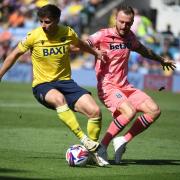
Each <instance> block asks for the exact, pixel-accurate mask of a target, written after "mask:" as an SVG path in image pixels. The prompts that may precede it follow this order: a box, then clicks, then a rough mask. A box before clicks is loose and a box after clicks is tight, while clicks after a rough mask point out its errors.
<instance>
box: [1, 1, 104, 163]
mask: <svg viewBox="0 0 180 180" xmlns="http://www.w3.org/2000/svg"><path fill="white" fill-rule="evenodd" d="M37 15H38V17H39V20H40V24H41V26H40V27H38V28H36V29H34V30H32V31H31V32H30V33H28V35H27V37H26V38H25V39H24V40H22V41H21V42H19V44H18V45H17V47H16V48H15V49H14V50H13V51H12V52H11V53H10V54H9V55H8V56H7V57H6V59H5V61H4V63H3V65H2V67H1V69H0V80H1V78H2V77H3V75H4V74H5V73H6V72H7V71H8V69H10V68H11V66H12V65H13V64H14V63H15V62H16V60H17V59H18V58H19V57H20V56H21V55H22V54H24V53H25V52H26V51H28V50H30V52H31V58H32V65H33V82H32V90H33V94H34V96H35V98H36V99H37V101H39V102H40V103H41V104H43V105H44V106H46V107H47V108H51V109H54V110H56V112H57V115H58V117H59V119H60V120H62V122H63V123H64V124H65V125H66V126H67V127H68V128H69V129H70V130H71V131H72V132H73V133H74V134H75V136H77V138H78V139H79V140H80V141H81V143H82V144H83V145H84V146H85V147H86V148H87V149H88V150H89V151H90V152H92V154H93V157H94V158H95V161H96V163H97V164H98V165H99V166H104V164H103V163H102V162H101V161H99V159H98V157H97V153H96V150H97V148H98V146H99V143H98V142H97V141H98V138H99V134H100V130H101V111H100V108H99V107H98V105H97V104H96V102H95V100H94V99H93V98H92V96H91V95H90V92H88V91H87V90H85V89H83V88H81V87H79V86H78V85H77V84H76V83H75V82H74V81H73V80H72V79H71V68H70V59H69V49H70V45H71V44H72V45H74V46H77V47H79V48H80V49H82V50H84V51H87V52H89V53H91V54H93V55H95V57H96V58H98V59H100V60H103V59H102V57H103V53H102V52H101V51H98V50H94V49H92V48H91V47H90V46H88V45H87V43H85V42H83V41H82V40H80V39H79V38H78V36H77V34H76V33H75V32H74V30H73V29H71V28H70V27H68V26H63V25H61V24H59V19H60V15H61V10H60V9H59V8H58V7H57V6H55V5H51V4H48V5H46V6H43V7H41V8H40V9H39V10H38V13H37ZM73 111H77V112H80V113H82V114H84V115H86V116H87V117H88V123H87V133H88V136H86V135H85V133H84V132H83V131H82V130H81V128H80V125H79V123H78V120H77V119H76V116H75V114H74V112H73Z"/></svg>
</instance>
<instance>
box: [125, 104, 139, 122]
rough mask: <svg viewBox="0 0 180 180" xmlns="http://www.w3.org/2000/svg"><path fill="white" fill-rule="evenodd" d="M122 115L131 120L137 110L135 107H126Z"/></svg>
mask: <svg viewBox="0 0 180 180" xmlns="http://www.w3.org/2000/svg"><path fill="white" fill-rule="evenodd" d="M122 115H124V116H125V117H126V118H127V119H129V121H131V120H132V119H133V118H134V116H135V115H136V110H135V109H134V108H130V107H129V108H126V109H125V110H124V111H122Z"/></svg>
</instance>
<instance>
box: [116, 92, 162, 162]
mask: <svg viewBox="0 0 180 180" xmlns="http://www.w3.org/2000/svg"><path fill="white" fill-rule="evenodd" d="M129 101H130V102H131V104H132V105H133V106H134V108H135V109H136V110H137V111H140V112H143V113H144V114H143V115H141V116H139V117H138V118H137V119H136V120H135V122H134V124H133V125H132V127H131V128H130V129H129V130H128V131H127V133H125V135H124V136H121V137H117V138H115V139H114V140H113V145H114V148H115V150H116V148H118V146H119V152H118V153H115V162H116V163H117V164H119V163H121V159H122V155H123V153H124V151H125V148H126V144H127V143H128V142H129V141H131V140H132V139H133V138H134V137H135V136H137V135H138V134H140V133H142V132H143V131H144V130H146V129H147V128H148V127H149V126H150V125H151V124H152V123H153V122H154V121H155V120H156V119H157V118H158V117H159V115H160V109H159V107H158V105H157V104H156V103H155V102H154V101H153V100H152V99H151V98H150V97H149V96H148V95H147V94H145V93H144V92H142V91H140V90H137V91H136V92H135V93H134V94H133V95H131V96H130V97H129Z"/></svg>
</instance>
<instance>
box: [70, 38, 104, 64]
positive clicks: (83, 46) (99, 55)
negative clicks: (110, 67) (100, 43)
mask: <svg viewBox="0 0 180 180" xmlns="http://www.w3.org/2000/svg"><path fill="white" fill-rule="evenodd" d="M78 48H79V49H78ZM71 50H73V51H74V52H75V51H76V52H77V51H78V50H80V51H86V52H88V53H90V54H93V55H94V56H95V58H96V59H100V60H102V61H103V62H105V59H104V56H105V55H106V53H105V52H104V51H100V50H98V49H96V48H92V47H91V46H90V45H89V44H88V42H87V41H82V40H81V39H79V41H78V44H77V47H71Z"/></svg>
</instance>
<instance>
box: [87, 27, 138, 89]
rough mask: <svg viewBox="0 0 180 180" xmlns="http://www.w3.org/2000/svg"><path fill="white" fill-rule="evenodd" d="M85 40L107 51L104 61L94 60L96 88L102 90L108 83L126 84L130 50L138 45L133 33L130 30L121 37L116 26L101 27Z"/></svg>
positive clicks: (119, 85)
mask: <svg viewBox="0 0 180 180" xmlns="http://www.w3.org/2000/svg"><path fill="white" fill-rule="evenodd" d="M87 41H88V43H89V44H90V45H91V46H93V47H96V48H98V49H100V50H103V51H106V53H107V57H106V63H104V62H103V61H101V60H96V62H95V70H96V76H97V80H98V89H99V90H102V88H103V87H105V86H106V87H107V86H108V85H113V86H114V85H115V86H117V87H120V88H122V87H126V86H128V85H129V82H128V80H127V74H128V59H129V55H130V51H131V50H134V49H136V48H138V46H139V45H140V42H139V41H138V40H137V38H136V36H135V35H134V33H133V32H132V31H130V32H129V34H128V35H127V36H126V37H124V38H122V37H120V36H119V35H118V34H117V31H116V28H108V29H102V30H100V31H98V32H96V33H95V34H93V35H91V36H90V37H89V39H88V40H87Z"/></svg>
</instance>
